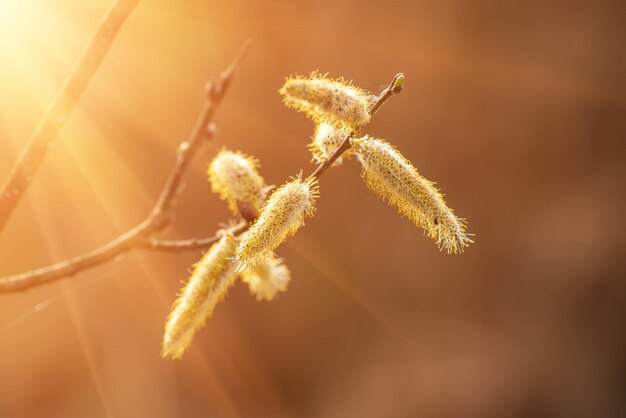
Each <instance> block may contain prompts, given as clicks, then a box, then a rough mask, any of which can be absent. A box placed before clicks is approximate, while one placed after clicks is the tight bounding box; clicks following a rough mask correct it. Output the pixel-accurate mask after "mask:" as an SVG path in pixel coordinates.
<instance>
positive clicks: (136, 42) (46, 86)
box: [0, 0, 626, 418]
mask: <svg viewBox="0 0 626 418" xmlns="http://www.w3.org/2000/svg"><path fill="white" fill-rule="evenodd" d="M1 3H2V4H3V8H0V12H1V13H0V14H1V15H2V17H3V18H0V22H1V25H2V26H1V27H2V29H1V30H0V33H1V34H2V37H1V38H0V39H1V42H0V178H4V177H5V176H6V174H7V173H8V171H9V169H10V166H11V165H12V163H13V162H14V160H15V159H16V156H17V153H18V151H19V149H20V147H21V146H22V145H23V144H24V143H25V142H26V140H27V139H28V136H29V135H30V133H31V132H32V130H33V129H34V127H35V125H36V123H37V121H38V119H39V118H40V117H41V115H42V113H43V110H44V109H45V107H46V106H47V105H48V104H49V103H50V101H51V100H52V97H53V95H54V93H55V92H56V91H57V89H58V88H59V86H60V84H61V83H62V81H63V79H64V77H65V76H66V74H67V72H68V70H69V68H70V67H71V65H72V64H73V63H74V62H75V60H76V58H77V56H78V54H79V53H80V51H81V48H82V47H83V45H84V42H85V40H86V39H87V38H88V36H89V35H90V34H91V32H92V31H93V29H94V27H95V26H96V24H97V22H98V20H99V19H100V16H101V15H102V14H103V12H104V11H105V9H106V7H107V5H108V4H109V1H108V0H107V1H105V0H97V1H90V2H83V1H79V0H45V1H44V0H40V1H36V0H25V1H23V2H17V0H15V1H11V0H6V1H5V0H2V1H1ZM16 4H19V6H18V5H16ZM12 7H16V8H18V7H19V9H13V10H11V8H12ZM625 22H626V3H624V2H623V1H613V2H610V1H598V2H591V1H569V2H545V1H528V2H512V1H505V2H503V1H497V0H482V1H444V2H441V1H418V0H412V1H411V0H407V1H393V0H390V1H383V2H380V1H379V2H373V1H341V2H336V1H326V0H323V1H322V0H320V1H316V2H304V1H303V2H289V1H252V0H249V1H245V0H238V1H225V0H193V1H191V0H189V1H185V2H170V1H166V0H150V1H148V0H145V1H143V2H142V3H141V4H140V6H139V7H138V8H137V10H136V11H135V12H134V14H133V15H132V16H131V18H130V20H129V21H128V22H127V24H126V25H125V27H124V28H123V30H122V32H121V34H120V35H119V38H118V39H117V41H116V43H115V45H114V48H113V49H112V51H111V53H110V55H109V56H108V58H107V60H106V62H105V63H104V64H103V66H102V67H101V69H100V70H99V72H98V73H97V75H96V77H95V78H94V79H93V81H92V83H91V85H90V87H89V89H88V90H87V92H86V94H85V95H84V96H83V98H82V100H81V102H80V105H79V108H77V109H76V111H75V112H74V113H73V116H72V118H71V120H70V121H69V123H68V124H67V125H66V127H65V129H64V130H63V134H62V136H61V138H60V140H59V141H58V142H57V143H55V145H54V146H53V147H52V149H51V151H50V153H49V154H48V156H47V159H46V161H45V163H44V165H43V167H42V170H41V171H40V172H39V174H38V177H37V179H36V181H35V182H34V183H33V185H32V187H31V188H30V189H29V191H28V193H27V196H26V198H25V199H24V200H23V201H22V203H21V205H20V207H19V208H18V210H17V211H16V213H15V214H14V216H13V217H12V220H11V222H10V224H9V226H8V227H7V228H6V229H5V231H4V233H3V235H2V236H1V237H0V274H2V275H4V274H11V273H16V272H20V271H24V270H27V269H32V268H36V267H39V266H43V265H46V264H49V263H52V262H55V261H58V260H61V259H63V258H66V257H68V256H72V255H76V254H79V253H81V252H84V251H86V250H89V249H92V248H95V247H96V246H98V245H101V244H103V243H105V242H107V241H108V240H110V239H112V238H113V237H115V236H116V235H118V234H119V232H121V231H124V230H126V229H128V228H130V227H132V226H134V225H135V224H136V223H137V222H138V221H140V220H141V219H143V217H144V216H145V215H146V214H147V212H148V211H149V210H150V208H151V207H152V205H153V203H154V201H155V198H156V196H157V194H158V192H159V190H160V188H161V187H162V184H163V181H164V179H165V177H166V175H167V173H168V172H169V170H170V167H171V165H172V163H173V159H174V153H175V149H176V147H177V145H178V143H179V142H180V141H181V140H182V139H184V138H185V137H186V135H187V133H188V131H189V130H190V128H191V125H192V123H193V120H194V118H195V115H196V113H197V110H198V109H199V107H200V105H201V102H202V97H203V96H202V91H203V90H202V89H203V84H204V82H205V80H206V79H207V78H209V77H210V76H213V75H216V74H218V73H219V71H221V69H223V68H224V67H225V66H226V65H227V63H228V62H229V61H230V59H231V58H232V57H233V56H234V55H235V54H236V52H237V51H238V50H239V48H240V46H241V45H242V44H243V42H244V41H245V40H246V39H247V38H253V39H254V46H253V49H252V50H251V52H250V54H249V56H248V57H247V58H246V61H245V63H244V65H243V67H242V69H241V71H240V72H239V74H238V75H237V78H236V80H235V82H234V84H233V86H232V90H231V92H230V93H229V94H228V97H227V98H226V99H225V101H224V103H223V106H222V107H221V109H220V112H219V115H218V117H217V120H216V122H217V124H218V128H219V136H218V138H217V139H216V141H215V142H214V143H211V144H210V145H209V146H208V147H206V149H205V151H204V152H203V153H202V155H201V157H200V158H199V159H198V161H196V165H195V167H194V171H193V172H192V173H191V174H192V175H191V176H190V178H189V180H188V182H187V187H186V190H185V193H184V194H183V196H182V198H181V199H180V202H179V205H178V207H177V209H176V218H175V222H174V224H173V225H172V227H171V228H170V229H169V230H168V231H167V235H168V237H190V236H205V235H210V234H211V233H212V232H213V231H214V230H215V229H216V227H217V225H218V223H220V222H222V221H225V220H226V219H227V216H228V212H227V209H226V206H225V205H224V204H223V203H222V202H220V201H219V200H218V199H217V198H216V196H214V195H212V194H211V193H210V192H209V187H208V185H207V183H206V180H205V175H204V169H205V166H206V164H207V162H208V161H209V159H210V158H211V156H212V155H213V154H214V153H215V152H216V150H217V149H219V148H220V147H221V146H222V145H227V146H228V147H231V148H234V149H240V150H242V151H244V152H247V153H250V154H253V155H255V156H257V157H259V158H260V159H261V162H262V164H263V167H262V173H263V175H264V176H265V178H266V180H267V181H268V182H271V183H274V184H281V183H283V182H284V181H285V179H287V178H288V177H289V176H293V175H294V174H297V173H298V172H299V171H300V169H304V171H305V173H306V172H309V171H310V170H311V169H312V166H311V165H310V163H309V158H310V156H309V155H308V153H307V150H306V148H305V144H306V143H307V142H308V139H309V136H310V135H311V133H312V125H311V123H310V122H309V121H308V120H306V119H305V118H304V117H303V116H302V115H299V114H297V113H296V112H294V111H292V110H289V109H286V108H284V107H283V105H282V104H281V99H280V97H279V95H278V94H277V89H278V88H279V87H280V86H281V84H282V82H283V79H284V77H285V76H286V75H289V74H293V73H299V74H306V73H308V72H310V71H312V70H316V69H319V70H320V71H322V72H329V73H330V75H331V76H337V77H338V76H345V77H346V78H349V79H353V80H354V82H355V83H356V84H358V85H360V86H362V87H364V88H366V89H370V90H372V91H375V92H377V91H379V89H380V88H381V87H382V86H384V85H385V84H386V83H387V82H388V81H389V80H390V79H391V78H392V77H393V75H394V74H395V73H396V72H399V71H402V72H404V73H405V74H406V78H407V82H406V88H405V91H404V92H403V93H402V94H401V95H399V96H397V97H394V98H393V99H392V100H390V101H389V102H388V103H387V104H386V105H385V107H384V108H383V109H382V111H381V112H380V113H379V114H377V115H376V117H375V119H374V121H373V122H372V124H371V125H370V126H369V127H368V128H367V132H368V133H370V134H372V135H375V136H379V137H382V138H385V139H387V140H389V141H391V142H392V143H394V144H395V145H397V147H398V148H399V149H400V150H401V151H402V152H403V153H404V155H406V156H407V157H408V158H409V159H410V160H411V161H412V162H413V163H414V164H415V165H416V167H417V168H418V169H419V170H420V172H421V173H422V174H423V175H424V176H426V177H427V178H429V179H431V180H434V181H437V183H438V185H439V186H440V187H441V189H442V191H443V192H444V193H445V194H446V199H447V201H448V203H449V204H450V205H451V207H453V208H454V209H455V211H456V213H457V214H459V215H460V216H462V217H465V218H467V219H468V223H469V230H470V232H473V233H475V234H476V237H475V239H476V243H475V244H474V245H472V246H471V247H470V248H469V249H468V250H467V251H466V252H465V253H464V254H463V255H456V256H453V255H447V254H445V253H440V252H438V251H437V248H436V246H435V244H434V243H433V242H432V241H431V240H429V239H428V238H426V237H424V236H423V235H422V232H421V231H420V230H417V229H416V228H414V227H413V226H412V224H411V223H410V222H409V221H407V220H406V219H403V218H401V217H399V216H398V215H397V213H396V211H395V210H394V209H393V208H390V207H388V206H387V205H386V204H385V203H383V202H382V201H380V200H378V199H377V198H376V197H375V196H374V195H372V194H371V193H370V192H369V191H368V190H367V189H366V188H365V186H364V185H363V184H362V181H361V180H360V178H359V167H358V164H357V163H356V162H354V161H350V162H348V163H347V164H345V165H344V166H343V167H342V168H340V169H333V170H332V172H329V173H328V175H327V176H325V177H324V178H323V179H322V180H321V198H320V200H319V202H318V211H317V215H316V216H315V217H314V218H313V219H311V220H309V221H308V222H307V225H306V227H305V228H304V229H302V230H301V231H300V232H299V233H298V234H297V235H296V236H295V237H294V238H293V239H291V240H289V241H288V243H287V244H286V245H284V246H283V247H281V248H280V250H279V253H280V255H281V256H282V257H284V258H285V260H286V261H287V263H288V265H289V267H290V269H291V271H292V274H293V279H292V282H291V285H290V288H289V291H288V292H287V293H285V294H282V295H281V296H280V297H279V298H278V299H277V300H276V301H274V302H271V303H267V302H264V303H259V302H256V301H255V300H254V298H253V297H251V296H250V295H249V294H248V291H247V289H246V287H245V286H244V285H243V284H242V283H239V284H238V285H237V286H236V288H235V289H234V290H233V291H231V293H230V295H229V297H228V299H227V300H226V301H225V302H224V303H222V304H221V305H219V307H218V308H217V311H216V314H215V315H214V317H213V318H212V319H211V320H210V321H209V323H208V324H207V326H206V327H205V328H204V329H203V330H202V331H201V332H200V333H199V334H198V335H197V337H196V339H195V341H194V343H193V346H192V349H191V350H190V352H189V353H188V354H187V355H186V356H185V358H184V359H183V360H182V361H164V360H161V359H160V358H159V350H160V341H161V337H162V329H163V325H164V320H165V317H166V315H167V312H168V310H169V307H170V304H171V303H172V301H173V300H174V297H175V294H176V292H177V290H178V288H179V286H180V282H181V281H182V280H184V279H185V278H186V275H187V270H188V268H189V266H190V265H191V264H193V262H194V261H196V260H197V259H198V257H199V252H190V253H185V254H181V255H171V254H154V253H146V252H135V253H132V254H129V255H127V256H125V257H124V258H122V259H120V260H118V261H117V262H115V263H113V264H108V265H106V266H103V267H100V268H97V269H94V270H91V271H89V272H86V273H84V274H80V275H79V276H77V277H75V278H72V279H68V280H64V281H59V282H56V283H53V284H49V285H46V286H42V287H39V288H36V289H33V290H31V291H28V292H26V293H20V294H13V295H2V296H0V417H2V418H4V417H10V418H13V417H19V418H22V417H206V416H212V417H213V416H214V417H234V416H242V417H619V416H626V344H624V341H626V339H625V338H624V334H625V332H624V318H625V314H626V304H625V302H626V300H625V299H626V297H625V295H626V283H625V281H624V279H625V277H624V276H625V273H626V262H625V260H624V256H625V253H624V249H625V248H624V243H625V242H624V229H625V224H626V221H625V220H624V217H623V213H624V200H625V199H624V193H623V189H624V186H623V182H624V178H625V174H626V164H625V158H624V157H625V151H626V146H625V145H624V142H625V140H626V77H625V74H626V47H625V41H626V25H625Z"/></svg>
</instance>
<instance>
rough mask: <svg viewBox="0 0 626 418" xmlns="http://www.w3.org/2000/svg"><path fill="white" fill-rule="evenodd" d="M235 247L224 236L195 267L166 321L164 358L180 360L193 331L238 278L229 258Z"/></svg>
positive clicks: (211, 311)
mask: <svg viewBox="0 0 626 418" xmlns="http://www.w3.org/2000/svg"><path fill="white" fill-rule="evenodd" d="M236 247H237V240H236V238H235V237H234V236H233V235H232V234H229V233H223V235H222V237H221V238H220V240H219V241H218V242H216V243H215V244H213V246H212V247H211V248H210V249H209V250H208V251H207V252H206V253H205V254H204V256H203V257H202V258H201V259H200V261H199V262H198V263H197V264H196V265H195V268H194V271H193V273H192V274H191V277H190V278H189V281H188V282H187V284H186V285H185V286H184V287H183V289H182V290H181V292H180V294H179V296H178V299H176V302H174V305H173V307H172V311H171V313H170V315H169V317H168V318H167V323H166V324H165V335H164V336H163V348H162V351H161V355H162V356H163V358H167V357H170V358H180V357H181V356H182V355H183V353H184V352H185V350H186V349H187V348H188V347H189V345H190V344H191V340H192V338H193V336H194V334H195V332H196V331H197V330H198V329H200V328H201V327H202V326H203V325H204V322H205V321H206V319H207V318H209V317H210V316H211V314H212V313H213V310H214V309H215V305H216V304H217V303H218V302H219V301H220V300H221V299H222V298H223V297H224V296H225V295H226V293H227V292H228V289H229V288H230V287H231V286H232V285H233V284H234V283H235V280H236V279H237V275H236V273H235V264H234V263H233V261H232V257H233V256H234V254H235V248H236Z"/></svg>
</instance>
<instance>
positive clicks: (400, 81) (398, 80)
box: [391, 73, 404, 93]
mask: <svg viewBox="0 0 626 418" xmlns="http://www.w3.org/2000/svg"><path fill="white" fill-rule="evenodd" d="M403 88H404V74H402V73H399V74H398V75H396V77H395V78H394V79H393V85H392V86H391V91H393V92H394V93H400V92H401V91H402V89H403Z"/></svg>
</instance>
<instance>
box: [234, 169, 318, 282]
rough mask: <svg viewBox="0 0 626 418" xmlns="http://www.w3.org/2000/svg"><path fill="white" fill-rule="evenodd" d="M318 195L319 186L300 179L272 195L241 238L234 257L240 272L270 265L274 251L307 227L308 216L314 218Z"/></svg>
mask: <svg viewBox="0 0 626 418" xmlns="http://www.w3.org/2000/svg"><path fill="white" fill-rule="evenodd" d="M317 195H318V188H317V182H316V181H315V180H313V179H306V180H302V179H301V178H300V177H297V178H294V179H293V180H292V181H290V182H289V183H286V184H285V185H283V186H282V187H280V188H279V189H278V190H276V191H275V192H274V193H272V195H271V196H270V197H269V199H268V200H267V202H266V203H265V206H263V209H262V210H261V213H260V214H259V218H258V219H257V221H256V222H255V223H254V224H252V226H251V227H250V229H248V230H247V231H246V232H245V233H244V234H243V235H241V237H240V240H239V245H238V246H237V251H236V253H235V259H236V260H237V261H238V262H239V263H240V265H239V267H238V270H239V271H244V270H248V269H249V268H251V267H254V266H256V265H258V264H261V263H264V262H267V261H269V260H270V259H271V257H272V256H273V251H274V250H275V249H276V248H277V247H278V246H279V245H280V244H281V243H282V242H283V241H285V239H287V237H289V236H291V235H293V234H295V233H296V231H297V230H298V228H300V227H301V226H302V225H304V218H305V216H312V215H313V211H314V206H313V205H314V203H315V199H316V198H317Z"/></svg>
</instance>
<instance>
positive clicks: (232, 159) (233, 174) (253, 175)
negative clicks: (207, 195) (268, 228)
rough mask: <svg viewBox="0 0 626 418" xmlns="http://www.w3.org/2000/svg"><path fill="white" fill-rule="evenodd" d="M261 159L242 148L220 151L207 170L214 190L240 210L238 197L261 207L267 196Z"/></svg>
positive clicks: (253, 205) (235, 209)
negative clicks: (241, 149) (258, 169)
mask: <svg viewBox="0 0 626 418" xmlns="http://www.w3.org/2000/svg"><path fill="white" fill-rule="evenodd" d="M258 165H259V164H258V161H257V160H256V159H255V158H253V157H249V156H247V155H245V154H244V153H242V152H239V151H237V152H233V151H229V150H226V149H223V150H222V151H220V152H219V153H218V154H217V155H216V156H215V158H213V161H211V164H209V169H208V171H207V173H208V175H209V182H210V183H211V188H212V189H213V191H214V192H216V193H219V195H220V198H222V199H223V200H225V201H227V202H228V206H229V207H230V209H231V210H232V211H233V212H235V213H236V212H237V201H238V200H239V201H241V202H245V203H249V204H250V205H252V207H253V208H254V209H256V210H257V211H258V210H259V209H260V208H261V204H262V203H263V200H264V199H265V181H264V180H263V177H261V176H260V175H259V173H258V171H257V167H258Z"/></svg>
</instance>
